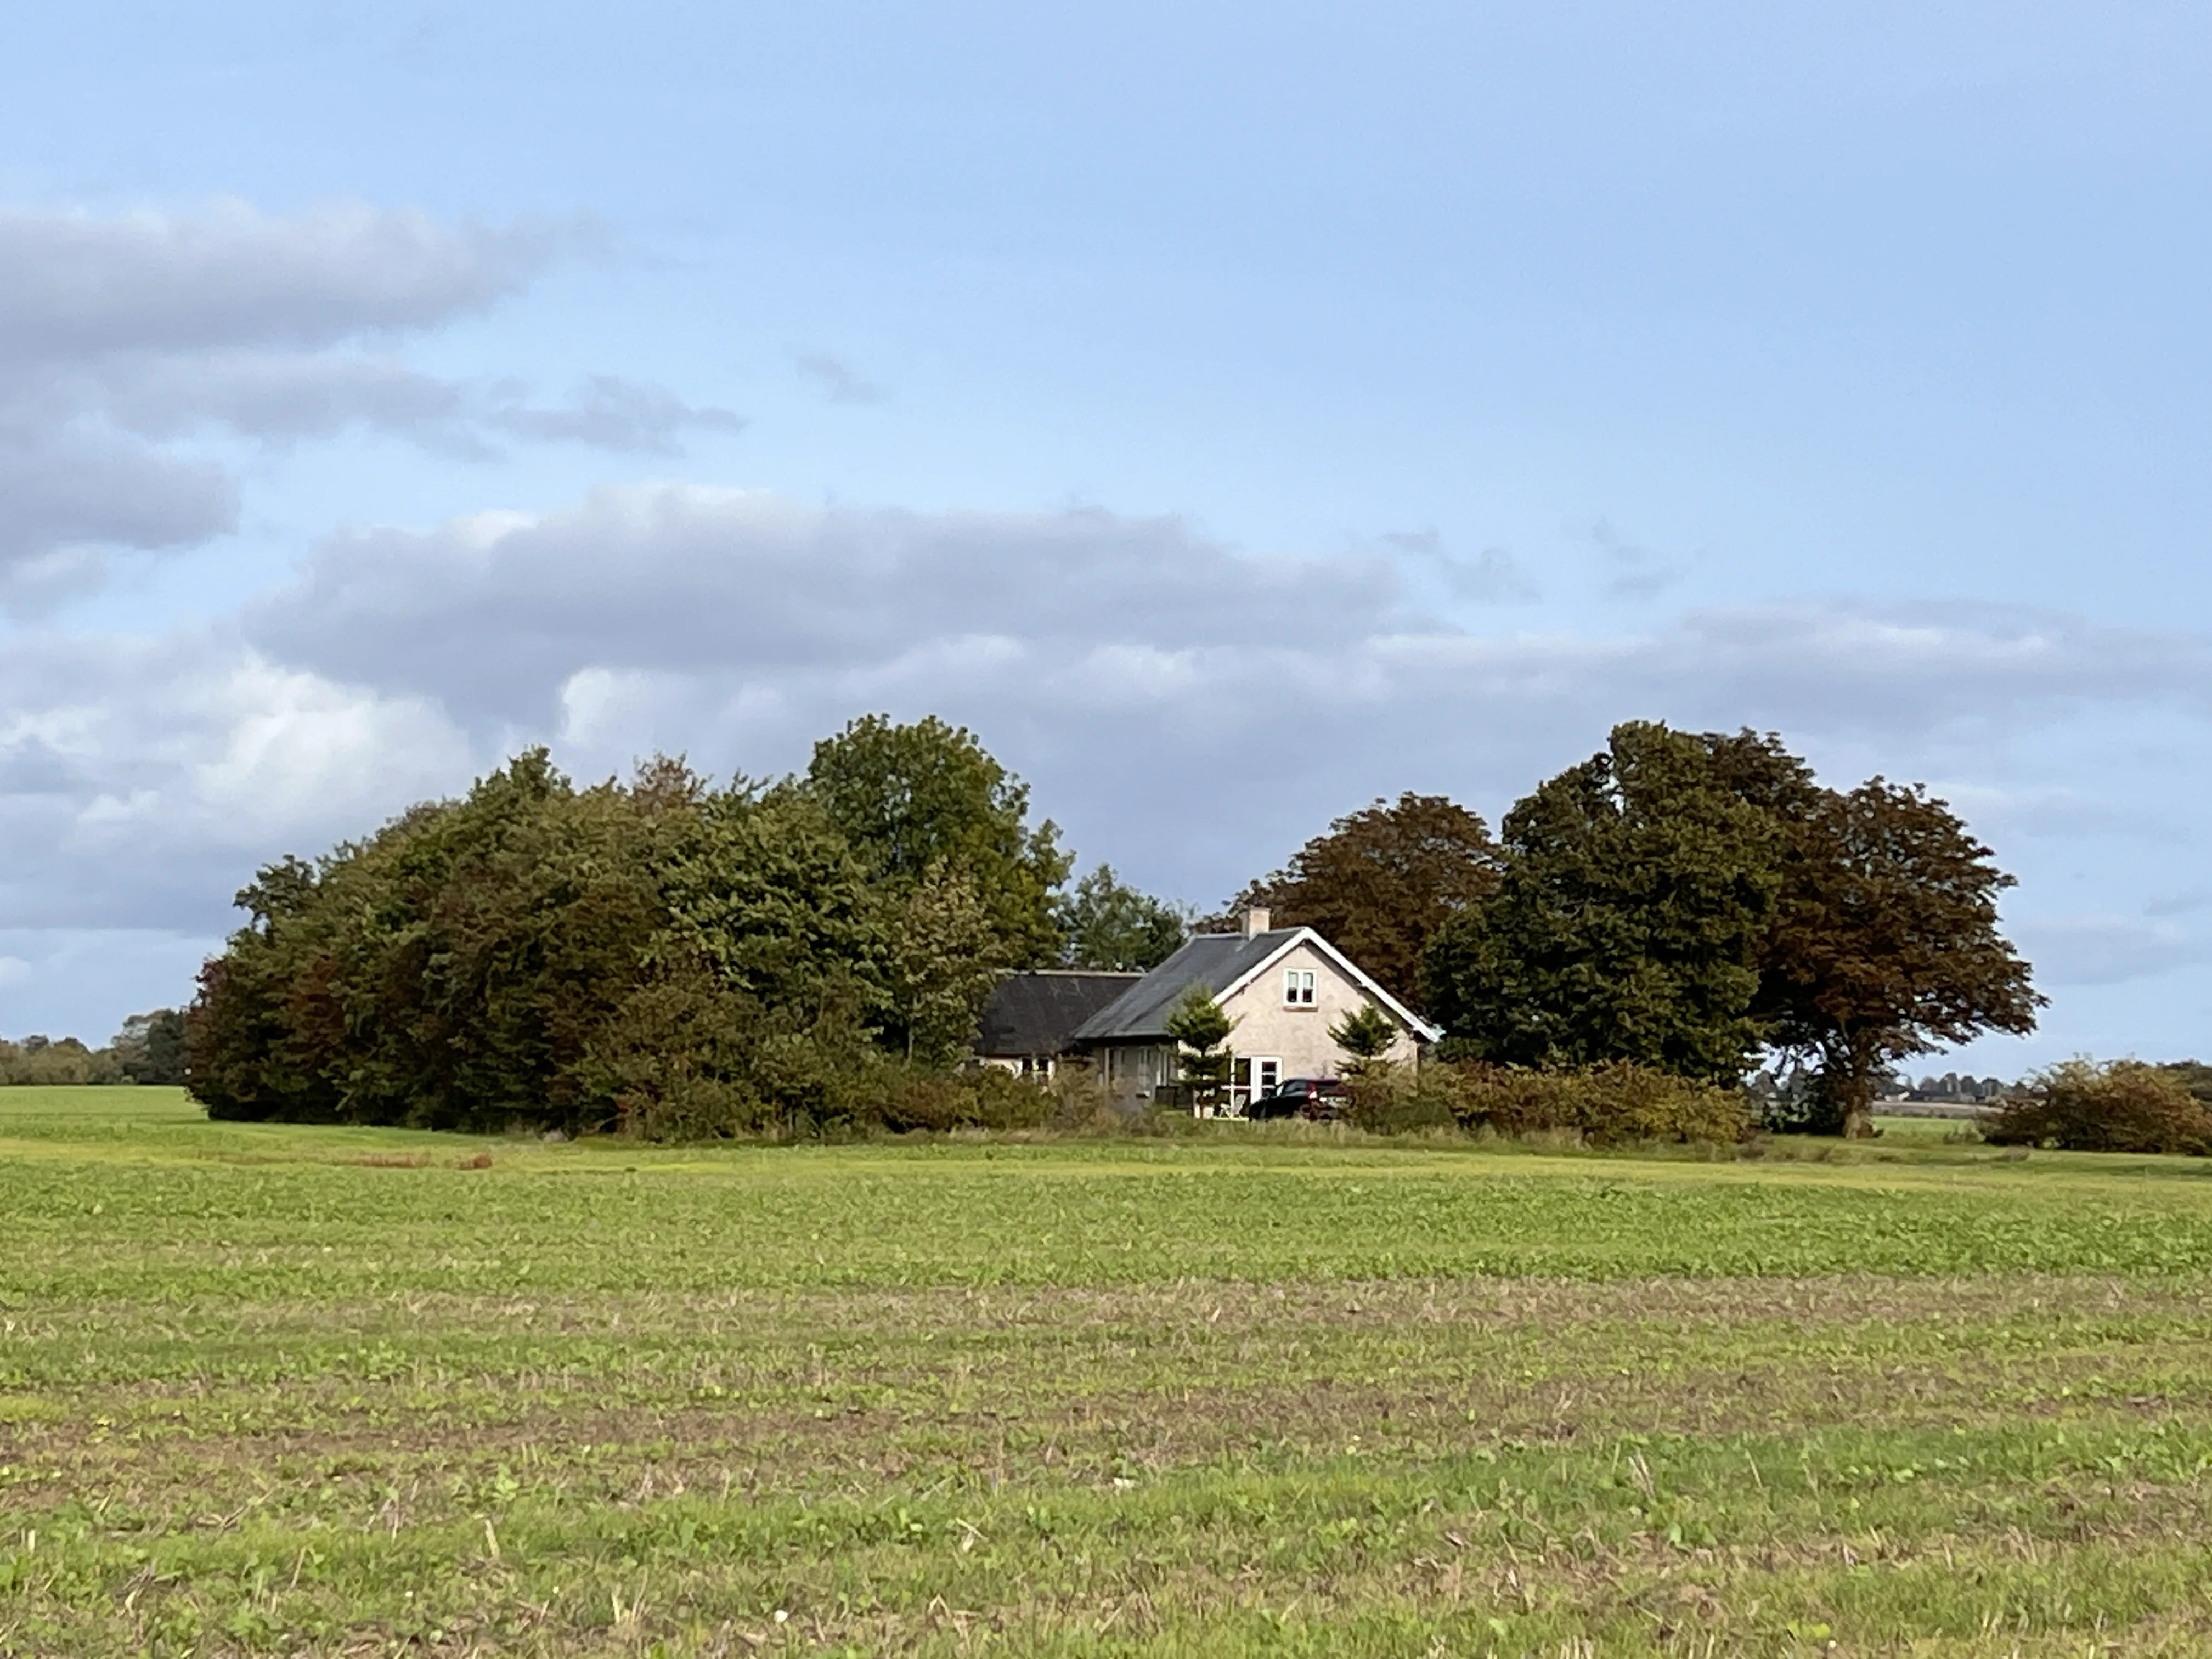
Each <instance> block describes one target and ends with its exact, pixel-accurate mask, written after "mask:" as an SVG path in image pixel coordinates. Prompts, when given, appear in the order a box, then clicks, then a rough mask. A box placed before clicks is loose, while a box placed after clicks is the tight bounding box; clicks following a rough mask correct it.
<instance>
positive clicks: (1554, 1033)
mask: <svg viewBox="0 0 2212 1659" xmlns="http://www.w3.org/2000/svg"><path fill="white" fill-rule="evenodd" d="M1503 842H1504V868H1503V870H1502V872H1501V874H1500V878H1499V880H1498V885H1497V886H1496V888H1495V889H1494V890H1492V891H1491V892H1490V893H1489V894H1487V895H1486V896H1484V897H1483V898H1481V899H1480V901H1479V902H1476V903H1474V904H1473V905H1471V906H1470V907H1468V908H1466V909H1464V910H1462V911H1461V912H1460V913H1459V914H1457V915H1455V916H1453V917H1451V918H1449V920H1447V921H1445V922H1444V924H1443V927H1441V928H1440V929H1439V930H1438V933H1437V937H1436V939H1435V941H1434V943H1433V944H1432V945H1431V949H1430V951H1429V955H1428V961H1427V969H1428V979H1429V986H1430V992H1431V998H1432V1006H1433V1010H1434V1012H1437V1014H1438V1015H1440V1016H1441V1017H1442V1018H1443V1023H1444V1024H1445V1025H1446V1027H1447V1028H1448V1030H1449V1031H1450V1032H1451V1034H1452V1036H1453V1038H1454V1042H1455V1048H1456V1049H1457V1050H1458V1052H1460V1053H1462V1054H1466V1055H1468V1056H1469V1057H1471V1058H1475V1059H1481V1060H1494V1061H1498V1062H1501V1063H1505V1064H1510V1065H1520V1066H1588V1065H1594V1064H1597V1063H1600V1062H1601V1061H1605V1060H1634V1061H1636V1062H1638V1063H1639V1064H1643V1065H1649V1066H1658V1067H1660V1068H1661V1069H1662V1070H1666V1071H1670V1072H1673V1073H1677V1074H1678V1075H1680V1076H1684V1077H1691V1078H1703V1079H1711V1080H1713V1081H1716V1082H1729V1083H1733V1082H1735V1081H1736V1080H1738V1079H1741V1076H1742V1074H1743V1073H1744V1072H1745V1071H1746V1070H1747V1062H1748V1060H1749V1058H1750V1055H1751V1054H1752V1053H1753V1050H1754V1049H1756V1048H1758V1047H1759V1044H1760V1042H1761V1040H1762V1037H1763V1036H1764V1032H1763V1030H1762V1027H1761V1025H1760V1024H1759V1021H1758V1020H1757V1019H1756V1018H1754V1017H1753V1014H1752V1012H1751V1003H1752V999H1753V995H1754V994H1756V992H1757V990H1758V988H1759V969H1758V965H1757V963H1758V951H1759V946H1760V945H1761V942H1762V940H1763V939H1764V938H1765V929H1766V925H1767V921H1768V918H1769V916H1770V915H1771V911H1772V909H1773V906H1774V901H1775V896H1776V893H1777V890H1778V888H1779V887H1780V884H1781V878H1780V876H1779V873H1778V868H1777V866H1778V860H1779V853H1780V845H1781V833H1780V830H1779V829H1778V825H1777V823H1776V822H1775V819H1774V817H1773V816H1772V815H1771V813H1770V812H1768V811H1764V810H1762V809H1761V808H1759V806H1756V805H1753V804H1752V803H1750V802H1749V801H1747V800H1745V799H1742V798H1741V796H1740V795H1739V794H1738V793H1736V792H1735V791H1734V790H1732V789H1730V788H1729V787H1725V785H1724V784H1723V781H1722V780H1721V779H1719V778H1718V777H1717V775H1716V771H1715V768H1714V765H1713V763H1712V757H1711V750H1709V748H1708V747H1707V745H1706V744H1704V743H1703V742H1701V741H1700V740H1699V739H1698V738H1692V737H1688V736H1686V735H1684V734H1682V733H1680V732H1673V731H1670V730H1668V728H1667V727H1665V726H1660V725H1656V724H1651V723H1649V722H1643V721H1636V722H1630V723H1627V724H1625V725H1621V726H1615V727H1614V728H1613V733H1612V737H1611V738H1610V741H1609V742H1608V744H1607V749H1606V750H1605V751H1604V752H1602V753H1601V754H1598V755H1596V756H1594V757H1591V758H1590V759H1589V760H1588V761H1585V762H1583V763H1582V764H1581V765H1579V766H1576V767H1572V768H1570V769H1568V770H1567V771H1565V772H1563V773H1561V774H1560V775H1559V776H1557V777H1555V778H1553V779H1551V780H1549V781H1547V782H1545V783H1543V784H1541V785H1540V786H1539V787H1538V788H1537V789H1536V791H1535V793H1534V794H1532V795H1530V796H1528V798H1527V799H1524V800H1522V801H1521V802H1520V803H1519V804H1518V805H1516V806H1515V807H1514V808H1513V810H1512V811H1511V812H1510V813H1509V814H1508V815H1507V817H1506V819H1505V823H1504V836H1503Z"/></svg>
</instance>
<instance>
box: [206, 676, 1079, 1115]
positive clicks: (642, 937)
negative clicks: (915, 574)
mask: <svg viewBox="0 0 2212 1659" xmlns="http://www.w3.org/2000/svg"><path fill="white" fill-rule="evenodd" d="M1027 804H1028V791H1027V789H1026V787H1025V786H1024V785H1023V784H1022V783H1021V782H1020V781H1019V780H1018V779H1015V778H1013V777H1012V775H1009V774H1008V773H1006V771H1005V769H1003V768H1001V767H1000V766H999V765H998V763H996V762H995V761H994V760H992V759H991V757H989V756H988V755H987V754H985V753H984V752H983V751H982V750H981V747H980V745H978V744H976V743H975V739H974V738H972V737H971V736H970V735H969V734H968V733H967V732H959V731H955V730H953V729H952V728H950V727H947V726H944V725H943V724H942V723H941V722H937V721H924V722H921V724H920V725H919V726H896V725H893V724H892V723H891V722H890V721H889V720H883V719H880V718H877V719H871V720H860V721H855V722H854V724H853V725H852V726H848V728H847V729H846V731H845V732H843V733H841V734H840V735H839V736H838V737H837V738H831V739H829V741H828V742H827V743H825V744H823V745H821V746H819V747H817V750H816V755H815V765H814V767H813V768H812V769H810V772H809V773H808V775H805V777H802V778H792V779H786V780H784V781H781V782H779V783H774V784H760V783H757V782H754V781H750V780H746V779H744V778H739V779H737V780H735V781H732V783H730V784H729V785H727V786H726V787H720V788H714V787H709V786H708V783H707V782H706V781H703V780H702V779H701V778H699V777H698V776H696V775H695V774H693V773H692V772H691V770H690V769H689V768H688V767H687V766H686V765H685V764H684V763H683V762H682V761H680V760H671V759H667V758H665V757H663V758H659V759H656V760H654V761H652V762H649V763H647V764H645V765H644V766H641V768H640V769H639V770H638V772H637V775H635V778H633V779H632V780H631V781H629V782H628V783H627V784H622V783H617V782H614V781H608V782H606V783H603V784H599V785H597V786H594V787H588V788H582V789H579V788H577V787H574V785H573V784H572V783H570V781H568V779H567V778H565V777H564V776H562V775H561V774H560V772H559V771H557V770H556V769H555V768H554V766H553V765H552V763H551V761H550V757H548V756H547V754H546V753H545V751H544V750H530V751H528V752H526V753H525V754H522V755H520V756H518V757H515V758H514V759H513V761H512V762H510V763H508V764H507V766H505V767H503V768H501V769H500V770H499V771H497V772H495V773H493V774H492V775H489V776H488V777H486V778H484V779H483V780H481V781H478V782H477V784H476V785H475V786H474V787H472V788H471V790H470V791H469V793H467V794H466V795H465V796H464V797H462V798H461V799H458V800H447V801H439V802H433V803H427V804H425V805H420V806H416V807H414V808H412V809H410V811H407V812H405V813H403V814H402V815H401V816H400V817H398V818H396V819H394V820H393V821H392V823H389V824H386V826H385V827H384V828H383V829H380V830H379V831H378V832H376V833H375V834H374V835H373V836H370V837H368V839H367V840H365V841H362V842H349V843H346V844H344V845H343V846H340V847H338V848H335V849H333V850H332V851H331V852H330V853H329V854H325V856H323V857H322V858H320V859H319V860H315V861H314V862H313V863H309V862H307V861H306V860H301V859H298V858H287V859H283V860H278V861H277V862H276V863H274V864H271V865H270V866H267V867H266V868H264V870H262V871H261V872H259V874H258V877H257V878H256V879H255V881H254V882H253V883H252V884H251V885H249V886H248V887H247V888H246V890H244V891H242V892H241V893H240V895H239V896H238V902H239V904H240V907H241V908H243V909H244V910H245V911H246V913H247V916H248V921H247V922H246V926H245V927H241V928H240V930H239V931H238V932H237V933H235V934H234V935H233V936H232V938H231V939H230V941H229V943H228V947H227V948H226V949H225V950H224V951H223V953H222V955H221V956H219V957H216V958H215V959H214V960H213V961H211V962H210V963H209V964H208V965H207V967H206V969H204V972H203V974H202V976H201V987H200V994H199V997H198V999H197V1001H196V1002H195V1004H194V1006H193V1007H192V1009H191V1013H190V1016H189V1018H188V1021H187V1025H186V1042H187V1050H188V1062H189V1068H190V1084H191V1088H192V1090H193V1091H194V1093H195V1094H197V1096H198V1097H199V1098H201V1099H202V1100H204V1101H205V1102H206V1103H208V1106H209V1108H210V1111H211V1112H213V1113H215V1114H216V1115H220V1116H228V1117H284V1118H293V1119H322V1120H343V1121H360V1122H380V1123H410V1124H416V1125H421V1126H422V1127H491V1126H497V1125H502V1124H505V1123H507V1122H511V1121H540V1122H544V1123H546V1124H548V1125H551V1126H556V1127H564V1128H576V1127H598V1126H605V1125H611V1124H617V1123H622V1124H629V1125H631V1126H633V1127H643V1128H647V1129H648V1130H653V1131H656V1132H670V1133H698V1132H711V1131H714V1130H734V1129H751V1128H760V1127H768V1126H769V1125H771V1124H775V1123H791V1122H803V1123H808V1124H821V1123H826V1122H830V1121H837V1120H838V1119H840V1118H841V1117H842V1116H847V1115H851V1113H852V1112H853V1111H854V1109H855V1102H857V1101H858V1100H860V1098H861V1097H863V1096H864V1095H865V1094H866V1091H867V1090H868V1089H869V1088H870V1087H871V1086H872V1085H871V1084H870V1082H869V1079H870V1078H871V1076H872V1068H878V1067H879V1066H880V1064H881V1063H882V1062H883V1061H884V1060H886V1059H887V1058H889V1057H892V1056H896V1057H897V1058H899V1059H901V1060H906V1059H912V1060H916V1061H920V1062H923V1063H926V1064H942V1063H943V1062H945V1060H950V1059H951V1058H953V1057H954V1056H956V1055H957V1054H958V1053H959V1052H960V1051H961V1050H962V1049H963V1048H964V1047H965V1045H966V1043H967V1042H968V1041H969V1037H970V1036H971V1035H972V1033H973V1032H974V1030H975V1018H976V1014H977V1012H978V1010H979V1009H980V1007H981V1003H982V1000H983V999H984V997H985V996H986V995H987V994H988V993H989V990H990V988H991V986H992V985H993V984H994V982H995V981H996V979H997V978H998V976H999V975H1000V972H1001V971H1003V970H1004V969H1006V968H1007V967H1010V966H1012V965H1014V964H1015V963H1020V962H1026V961H1034V960H1036V959H1038V955H1039V952H1040V951H1045V952H1046V953H1047V959H1049V957H1050V956H1051V955H1054V954H1056V953H1057V950H1058V946H1059V942H1060V934H1059V932H1058V929H1057V926H1056V923H1055V918H1054V900H1055V897H1056V894H1055V891H1054V889H1055V888H1056V887H1057V885H1058V884H1059V883H1060V881H1061V880H1062V879H1063V878H1064V877H1065V874H1066V859H1065V857H1064V856H1063V855H1062V854H1060V852H1059V850H1058V846H1057V841H1056V837H1055V834H1054V831H1053V829H1052V826H1051V825H1050V824H1044V825H1042V826H1039V827H1036V828H1034V829H1033V828H1031V827H1030V825H1029V823H1027V820H1026V816H1025V815H1026V811H1027Z"/></svg>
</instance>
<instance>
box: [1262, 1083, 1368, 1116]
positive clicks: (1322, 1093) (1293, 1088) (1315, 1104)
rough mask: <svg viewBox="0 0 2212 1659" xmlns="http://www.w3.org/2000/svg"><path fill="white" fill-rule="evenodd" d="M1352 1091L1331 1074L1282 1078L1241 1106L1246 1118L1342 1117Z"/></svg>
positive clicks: (1350, 1099)
mask: <svg viewBox="0 0 2212 1659" xmlns="http://www.w3.org/2000/svg"><path fill="white" fill-rule="evenodd" d="M1351 1103H1352V1091H1350V1090H1349V1089H1347V1088H1346V1087H1345V1086H1344V1085H1342V1084H1341V1083H1340V1082H1338V1081H1337V1080H1336V1079H1334V1078H1333V1077H1293V1078H1285V1079H1283V1081H1281V1082H1280V1083H1279V1084H1277V1085H1275V1091H1274V1092H1273V1094H1268V1095H1262V1096H1261V1097H1260V1098H1259V1099H1257V1100H1255V1101H1254V1102H1253V1103H1251V1104H1250V1105H1249V1106H1247V1107H1246V1108H1245V1109H1244V1115H1245V1116H1246V1117H1249V1118H1270V1117H1310V1118H1330V1117H1342V1116H1343V1115H1344V1109H1345V1108H1346V1106H1349V1105H1350V1104H1351Z"/></svg>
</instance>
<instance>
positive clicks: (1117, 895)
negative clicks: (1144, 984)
mask: <svg viewBox="0 0 2212 1659" xmlns="http://www.w3.org/2000/svg"><path fill="white" fill-rule="evenodd" d="M1059 916H1060V932H1061V934H1062V936H1063V937H1064V938H1065V939H1066V945H1065V946H1064V947H1063V950H1062V952H1061V960H1062V961H1063V962H1065V963H1066V964H1067V965H1068V966H1069V967H1071V968H1099V969H1119V970H1124V971H1138V972H1141V971H1143V970H1145V969H1151V968H1157V967H1158V966H1159V965H1160V963H1164V962H1165V961H1166V960H1167V959H1168V958H1169V957H1171V956H1173V955H1174V954H1175V953H1176V951H1178V950H1179V949H1181V948H1182V942H1183V940H1184V939H1186V938H1187V937H1188V934H1189V927H1188V924H1187V923H1186V922H1185V921H1184V919H1183V915H1182V912H1181V911H1179V910H1178V909H1176V907H1175V906H1174V905H1172V904H1169V903H1167V902H1164V901H1163V900H1160V899H1156V898H1154V897H1152V896H1151V895H1150V894H1147V893H1141V892H1139V891H1138V890H1136V889H1135V888H1133V887H1130V886H1127V885H1125V884H1123V883H1121V881H1119V880H1117V879H1116V878H1115V874H1114V866H1112V865H1110V864H1102V865H1100V866H1098V867H1097V869H1095V870H1093V871H1092V872H1091V873H1090V874H1089V875H1087V876H1085V877H1084V878H1083V879H1082V880H1080V881H1079V882H1077V883H1076V884H1075V888H1074V890H1073V892H1071V893H1070V894H1068V896H1066V898H1064V899H1062V900H1061V901H1060V910H1059Z"/></svg>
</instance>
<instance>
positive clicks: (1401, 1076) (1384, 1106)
mask: <svg viewBox="0 0 2212 1659" xmlns="http://www.w3.org/2000/svg"><path fill="white" fill-rule="evenodd" d="M1451 1074H1452V1068H1451V1067H1449V1066H1430V1067H1428V1068H1427V1069H1426V1070H1419V1069H1409V1068H1407V1067H1406V1066H1395V1065H1393V1064H1392V1063H1391V1062H1390V1061H1389V1060H1361V1061H1360V1062H1358V1064H1357V1065H1356V1066H1347V1067H1346V1078H1345V1086H1346V1088H1348V1089H1350V1090H1351V1091H1352V1108H1351V1110H1350V1111H1348V1112H1347V1113H1346V1116H1347V1117H1348V1118H1349V1119H1350V1120H1351V1121H1352V1127H1355V1128H1359V1129H1364V1130H1366V1131H1367V1132H1368V1133H1370V1134H1378V1135H1402V1134H1412V1133H1416V1132H1417V1131H1419V1130H1422V1129H1449V1128H1450V1127H1453V1126H1454V1125H1455V1124H1456V1123H1458V1122H1459V1121H1460V1118H1459V1114H1458V1113H1457V1112H1456V1111H1455V1109H1454V1104H1455V1097H1454V1096H1453V1094H1452V1092H1451V1091H1450V1089H1449V1086H1438V1085H1440V1084H1445V1085H1448V1082H1449V1078H1450V1076H1451Z"/></svg>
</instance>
